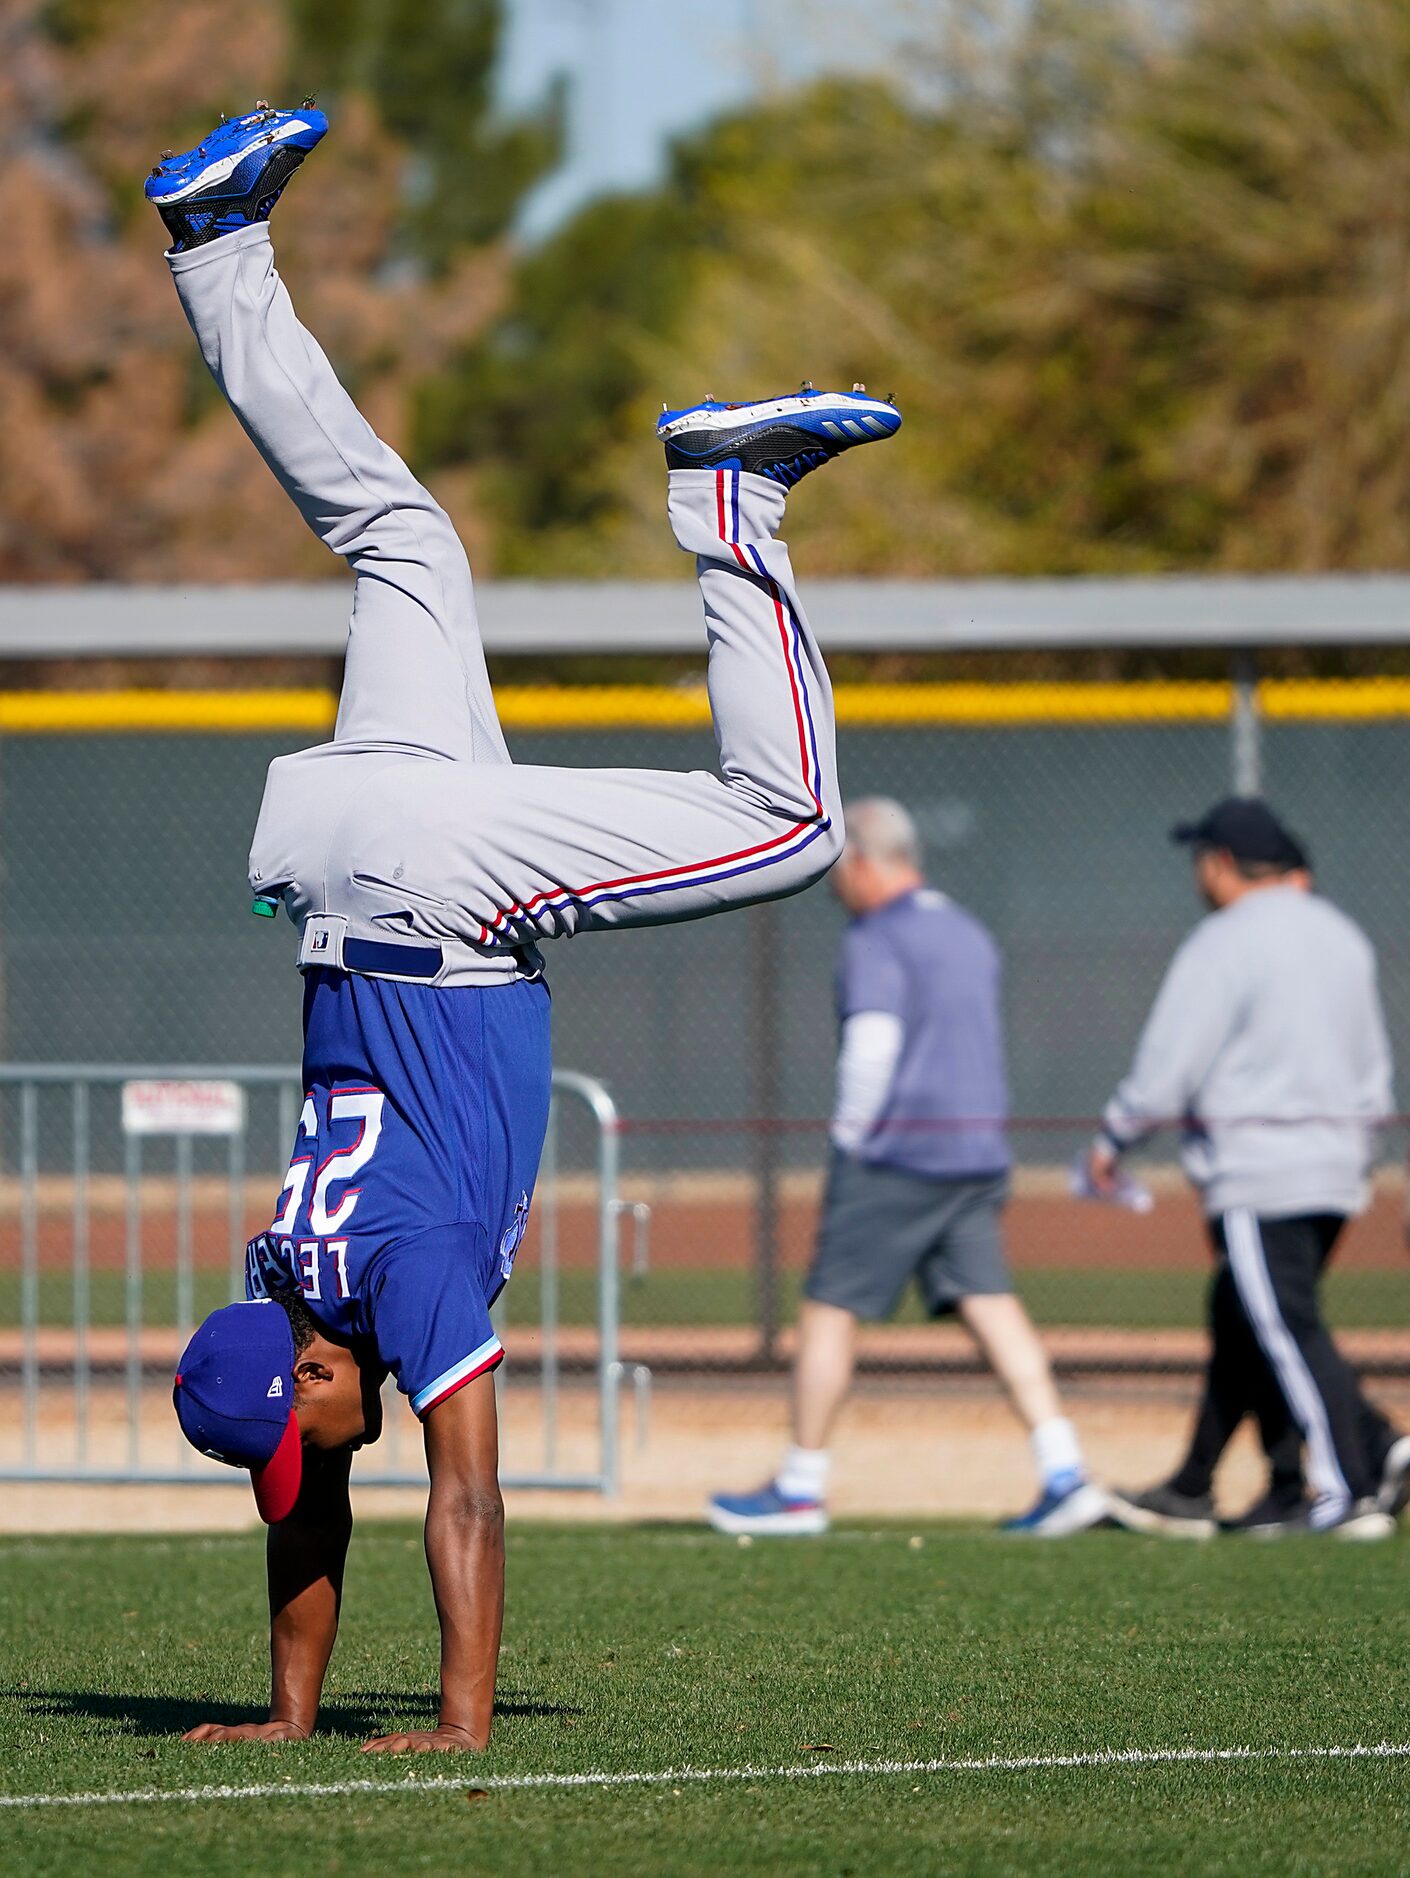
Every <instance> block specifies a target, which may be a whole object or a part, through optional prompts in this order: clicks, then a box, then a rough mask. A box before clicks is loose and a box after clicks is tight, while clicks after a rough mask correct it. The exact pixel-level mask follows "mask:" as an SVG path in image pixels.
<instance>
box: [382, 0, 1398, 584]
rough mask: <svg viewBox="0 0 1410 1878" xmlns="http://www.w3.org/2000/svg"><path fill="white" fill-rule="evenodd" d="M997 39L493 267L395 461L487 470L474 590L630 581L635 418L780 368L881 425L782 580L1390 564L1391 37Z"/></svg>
mask: <svg viewBox="0 0 1410 1878" xmlns="http://www.w3.org/2000/svg"><path fill="white" fill-rule="evenodd" d="M1007 17H1008V18H1009V20H1010V27H1009V28H1008V29H1006V28H1005V27H1004V25H1003V24H1002V21H1001V18H1000V16H999V14H997V13H995V14H993V15H990V14H988V13H986V11H985V10H984V9H983V8H961V9H956V10H955V11H954V12H953V13H952V14H951V15H950V16H949V19H948V23H946V24H944V25H941V24H936V25H935V26H934V28H933V30H932V31H931V33H930V36H929V38H928V40H927V41H926V43H923V44H917V45H916V46H915V47H914V48H913V51H912V55H911V59H910V63H909V81H910V82H909V83H907V84H904V85H899V86H897V87H896V88H894V89H888V88H885V87H882V86H880V85H876V84H856V83H836V82H834V83H829V84H824V85H820V86H818V87H816V88H814V89H813V90H811V91H810V92H808V93H807V94H806V95H803V96H792V97H787V96H785V97H783V98H781V99H779V100H778V101H776V102H773V103H771V104H770V105H768V106H767V107H766V108H761V109H758V110H755V111H752V112H750V113H748V114H747V115H741V116H739V117H737V118H734V119H731V120H730V121H727V122H724V123H720V124H717V125H715V126H713V127H712V128H710V129H708V130H707V131H706V132H705V133H703V134H702V135H700V136H698V137H696V138H694V139H692V140H690V141H688V142H687V143H685V144H683V145H682V146H681V147H680V148H679V149H678V151H677V152H676V154H675V158H674V161H673V164H672V167H671V173H670V176H669V178H668V180H667V181H666V183H665V185H664V186H663V187H662V189H661V190H660V191H659V192H657V193H656V194H655V195H653V196H649V197H645V198H633V199H631V200H627V201H622V202H618V203H610V202H606V203H598V204H597V205H595V206H594V207H593V208H592V209H590V210H589V211H588V212H587V213H586V214H585V215H584V216H583V217H582V218H581V219H580V220H579V221H578V222H576V223H575V224H574V225H572V226H571V227H569V228H567V229H565V230H564V231H562V233H561V234H560V235H559V236H558V237H557V238H556V240H554V241H553V242H551V243H550V244H549V245H548V246H547V247H545V248H544V249H542V250H541V251H539V252H537V253H535V254H533V255H531V256H528V257H526V258H525V259H524V261H523V262H522V263H521V265H520V268H519V271H518V274H517V277H516V281H515V285H514V288H513V291H512V293H511V296H510V301H509V304H508V306H507V307H506V309H505V312H504V314H503V315H502V317H501V319H500V321H499V322H498V323H497V324H496V325H495V326H493V327H492V328H491V329H490V330H489V331H488V332H487V333H486V334H485V335H484V336H483V338H482V339H481V340H480V341H478V342H477V343H476V344H475V345H474V346H473V347H471V348H470V349H468V350H467V352H466V353H465V354H464V355H463V356H462V357H461V358H460V359H459V360H458V361H457V362H456V364H455V366H454V367H453V368H452V369H451V370H450V371H449V372H447V373H445V374H443V375H442V377H441V378H440V380H438V382H437V384H436V385H435V387H434V391H433V393H431V394H428V395H427V396H426V397H425V399H424V401H423V405H422V408H421V414H420V419H419V422H418V426H417V432H416V435H417V438H418V442H419V444H420V445H421V447H422V449H423V450H424V452H425V455H426V457H427V459H428V461H429V462H431V463H433V464H450V463H455V462H457V461H471V462H474V463H475V464H477V465H478V466H479V467H480V468H481V469H483V470H486V471H487V472H488V473H489V479H488V481H487V483H486V485H485V486H486V487H487V488H489V489H491V490H492V491H493V492H494V495H495V499H496V502H497V505H498V529H497V537H496V539H497V562H498V566H499V568H500V569H501V571H512V572H524V571H528V570H530V569H532V570H533V571H536V572H540V573H550V572H572V573H581V572H585V571H588V572H590V571H595V570H601V571H609V570H611V571H616V572H623V571H648V570H649V571H652V572H656V571H660V570H661V569H663V568H664V567H665V566H666V565H668V564H669V560H670V551H669V548H668V546H666V545H664V543H663V535H662V531H661V529H660V525H659V519H658V517H659V490H658V486H657V477H656V464H655V462H654V460H653V458H652V453H651V452H650V450H649V449H647V448H645V447H644V439H645V437H646V435H648V434H649V423H650V419H651V416H652V414H653V412H654V410H655V409H656V408H657V403H658V401H659V400H660V399H662V398H664V399H666V400H668V401H669V402H671V403H673V404H675V403H681V402H685V401H687V400H688V399H690V398H693V397H697V396H699V395H701V394H702V393H703V392H704V391H705V390H706V389H707V388H709V389H713V390H715V391H717V392H720V393H722V394H723V395H727V396H746V395H758V394H759V393H761V392H768V391H775V390H778V389H781V388H786V387H789V386H791V385H793V384H795V383H797V382H798V379H799V378H800V377H801V376H803V375H805V374H806V375H807V376H809V377H811V378H813V379H814V380H816V382H818V383H819V384H822V383H827V382H832V383H842V384H850V383H851V382H852V381H853V379H854V378H856V379H863V380H866V381H868V382H870V383H871V385H872V386H873V388H874V389H876V390H879V391H881V392H883V393H885V392H889V391H893V390H894V391H895V392H896V393H897V395H898V397H899V399H900V402H901V405H902V408H903V410H904V411H905V413H906V418H907V427H906V429H905V430H904V431H903V432H902V436H901V439H900V440H899V441H898V442H897V443H896V444H895V445H894V446H888V447H887V448H886V449H885V450H876V451H866V452H860V453H858V456H857V458H854V459H852V460H851V461H849V463H848V465H847V468H846V471H845V472H843V473H841V474H836V475H835V474H833V473H831V472H830V473H829V474H828V475H826V476H823V477H820V478H818V479H817V483H816V484H815V485H813V484H810V486H809V489H808V492H807V496H806V498H805V499H804V500H803V501H801V502H800V503H799V504H798V505H797V521H796V522H794V521H793V520H792V519H791V520H790V530H791V533H792V535H793V537H794V539H795V540H796V541H797V542H799V543H800V544H801V545H805V547H806V565H807V567H808V569H809V571H811V572H822V571H832V572H840V571H843V570H868V569H869V570H874V571H879V572H889V573H893V574H906V575H914V574H924V573H927V572H934V573H950V574H976V573H987V572H1000V571H1002V572H1011V573H1020V574H1022V573H1062V572H1080V571H1102V572H1121V571H1137V570H1142V571H1144V570H1152V569H1157V570H1158V569H1163V568H1173V567H1183V568H1197V567H1206V568H1209V567H1214V568H1220V567H1222V568H1239V569H1257V568H1293V569H1297V568H1309V569H1310V568H1319V567H1320V568H1324V567H1388V566H1395V565H1401V564H1403V563H1404V560H1405V546H1404V544H1405V540H1406V534H1407V524H1410V446H1407V440H1406V424H1405V421H1404V419H1405V393H1406V389H1407V382H1408V381H1410V347H1407V339H1410V302H1407V297H1406V294H1405V292H1404V287H1403V281H1404V275H1405V268H1406V262H1407V238H1408V237H1410V214H1408V213H1407V201H1410V197H1407V190H1406V183H1407V170H1410V7H1407V6H1406V5H1405V4H1404V0H1241V4H1240V5H1239V6H1237V7H1232V6H1229V5H1227V4H1226V3H1225V0H1191V3H1190V4H1188V5H1186V6H1185V7H1183V8H1182V9H1176V8H1173V7H1172V8H1165V9H1160V10H1157V11H1156V12H1154V13H1153V12H1152V10H1151V9H1150V8H1149V7H1144V6H1137V5H1131V6H1123V5H1118V4H1110V5H1099V6H1098V5H1092V4H1091V3H1090V0H1035V4H1033V5H1032V6H1031V7H1029V8H1027V9H1026V10H1025V11H1024V12H1023V14H1022V15H1021V17H1020V19H1019V22H1018V24H1017V25H1013V24H1012V14H1011V11H1010V13H1009V14H1008V15H1007ZM925 100H940V102H939V103H938V104H935V103H933V102H932V103H929V104H927V103H926V102H924V101H925ZM626 440H629V442H628V441H626ZM815 491H816V493H815Z"/></svg>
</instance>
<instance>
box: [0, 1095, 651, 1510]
mask: <svg viewBox="0 0 1410 1878" xmlns="http://www.w3.org/2000/svg"><path fill="white" fill-rule="evenodd" d="M301 1093H302V1091H301V1083H300V1076H299V1071H298V1069H297V1068H296V1067H286V1066H282V1065H278V1066H265V1065H261V1066H250V1065H245V1064H240V1065H210V1064H200V1065H156V1066H151V1065H139V1064H131V1065H128V1064H123V1065H110V1064H88V1063H55V1064H0V1480H8V1481H61V1482H89V1483H93V1484H125V1483H130V1482H131V1483H135V1482H146V1483H151V1484H160V1483H183V1484H184V1483H188V1482H189V1483H192V1484H215V1485H220V1484H228V1482H229V1481H230V1479H231V1478H232V1476H231V1474H230V1471H229V1470H228V1469H226V1468H223V1467H220V1466H219V1465H216V1464H213V1463H211V1462H209V1461H207V1460H206V1459H205V1458H204V1457H202V1456H201V1455H199V1454H197V1453H195V1451H194V1450H193V1449H191V1448H190V1447H189V1446H188V1444H187V1443H186V1442H185V1441H184V1440H183V1439H182V1438H181V1435H180V1432H179V1430H178V1429H177V1427H176V1422H175V1417H174V1416H173V1414H172V1412H171V1404H170V1387H171V1376H172V1373H173V1371H174V1368H175V1364H176V1360H177V1358H178V1357H179V1355H180V1352H181V1350H182V1349H183V1348H184V1346H185V1343H186V1341H187V1340H188V1338H189V1337H190V1334H191V1331H192V1330H193V1328H194V1326H195V1324H196V1323H197V1322H198V1321H199V1319H200V1317H202V1316H204V1315H205V1313H206V1312H207V1311H209V1310H212V1309H214V1308H216V1306H218V1305H219V1304H221V1303H224V1302H226V1301H228V1300H229V1299H230V1298H232V1297H240V1296H243V1293H244V1275H243V1274H244V1250H245V1244H246V1241H247V1239H248V1238H249V1236H250V1235H251V1234H252V1233H254V1232H257V1231H259V1230H260V1229H261V1227H262V1226H264V1225H266V1224H267V1223H268V1217H269V1213H270V1209H271V1206H272V1203H273V1201H274V1199H275V1197H276V1195H277V1193H278V1189H279V1185H280V1182H281V1180H282V1178H283V1168H284V1166H285V1164H286V1162H287V1159H288V1153H289V1144H290V1142H291V1141H292V1140H293V1135H294V1127H295V1124H296V1121H297V1117H298V1109H299V1102H300V1099H301ZM570 1127H571V1128H572V1131H573V1140H572V1143H571V1144H570V1147H569V1149H568V1151H567V1152H566V1153H565V1142H564V1135H565V1130H566V1129H568V1128H570ZM618 1140H619V1137H618V1118H617V1111H616V1108H615V1105H614V1104H613V1101H612V1098H611V1096H610V1095H609V1094H608V1092H607V1090H606V1089H605V1088H604V1086H603V1085H602V1084H601V1083H600V1082H598V1081H596V1080H595V1079H594V1078H592V1077H590V1076H583V1075H579V1074H577V1073H575V1072H573V1071H570V1070H558V1071H555V1072H554V1076H553V1098H552V1102H551V1105H550V1112H549V1127H548V1135H547V1139H546V1142H545V1148H544V1156H543V1162H542V1167H541V1171H540V1178H539V1183H538V1188H537V1192H536V1196H535V1207H534V1215H533V1218H532V1222H531V1230H530V1234H529V1236H528V1239H527V1240H526V1244H525V1247H524V1249H523V1251H522V1252H521V1254H520V1259H519V1261H518V1271H517V1274H516V1277H517V1282H516V1283H514V1284H511V1285H509V1286H508V1287H507V1288H506V1290H505V1292H504V1293H503V1294H501V1305H500V1306H497V1307H496V1320H497V1322H499V1323H500V1324H501V1328H503V1326H504V1323H505V1321H506V1320H508V1321H511V1322H512V1324H513V1328H512V1329H510V1330H509V1331H508V1332H507V1334H506V1343H507V1348H508V1353H509V1361H508V1362H507V1363H506V1364H505V1365H504V1367H503V1369H502V1370H501V1371H500V1372H498V1375H499V1377H500V1378H501V1379H502V1380H501V1381H500V1398H501V1404H502V1406H503V1408H504V1410H505V1411H506V1412H505V1417H504V1420H505V1433H506V1451H507V1455H508V1461H509V1464H508V1465H507V1466H506V1468H505V1470H504V1472H503V1475H502V1480H503V1484H504V1485H505V1486H508V1487H533V1488H546V1489H558V1490H564V1489H569V1490H578V1491H588V1492H597V1493H602V1494H607V1495H610V1494H612V1493H614V1492H615V1491H616V1487H617V1479H618V1464H619V1452H620V1441H619V1414H618V1394H619V1390H620V1387H621V1384H622V1380H623V1371H622V1367H621V1364H620V1362H619V1360H618V1319H619V1307H620V1294H619V1279H618V1237H619V1231H618V1224H619V1217H620V1215H621V1213H622V1212H623V1211H624V1210H626V1211H630V1210H631V1209H630V1208H624V1206H623V1203H622V1202H621V1201H620V1199H619V1197H618V1175H619V1159H618V1154H619V1149H618ZM569 1163H571V1165H569ZM535 1269H536V1270H537V1275H538V1284H537V1287H536V1289H535V1288H534V1287H533V1285H532V1283H531V1282H526V1281H529V1280H530V1274H531V1272H532V1271H534V1270H535ZM526 1305H527V1309H526V1308H525V1307H526ZM633 1380H634V1382H635V1384H636V1388H637V1392H638V1414H639V1417H640V1416H641V1414H642V1412H643V1405H642V1403H641V1400H640V1396H641V1390H642V1386H643V1379H642V1378H641V1377H634V1378H633ZM570 1409H571V1411H572V1412H571V1415H570V1414H569V1413H568V1411H569V1410H570ZM387 1410H388V1412H387V1415H386V1418H385V1430H384V1435H383V1439H382V1442H381V1443H380V1444H379V1446H378V1447H376V1448H370V1449H369V1450H368V1451H367V1455H366V1457H365V1460H364V1461H362V1462H361V1463H360V1464H359V1466H358V1468H357V1469H356V1470H355V1473H354V1482H355V1484H356V1485H359V1486H378V1487H390V1486H409V1485H419V1484H421V1483H422V1482H424V1480H425V1470H424V1465H422V1464H421V1461H420V1456H419V1443H417V1444H416V1445H417V1450H418V1452H417V1453H416V1455H415V1458H414V1459H413V1458H412V1457H411V1456H409V1455H407V1454H406V1453H405V1452H404V1450H405V1447H406V1442H407V1437H408V1435H409V1434H410V1433H411V1432H412V1430H411V1427H410V1423H411V1420H412V1418H411V1416H410V1411H409V1409H408V1408H407V1407H406V1405H405V1403H404V1401H403V1399H402V1398H400V1397H399V1396H398V1395H397V1394H396V1391H395V1389H394V1387H393V1386H392V1385H391V1384H390V1383H389V1385H388V1403H387ZM569 1423H571V1425H568V1424H569ZM535 1444H536V1445H537V1448H538V1454H539V1461H538V1464H537V1465H534V1466H525V1465H520V1464H519V1460H518V1456H519V1455H520V1454H521V1453H523V1452H525V1450H527V1449H529V1448H530V1447H532V1446H533V1445H535ZM570 1462H571V1464H570ZM368 1463H370V1465H369V1464H368Z"/></svg>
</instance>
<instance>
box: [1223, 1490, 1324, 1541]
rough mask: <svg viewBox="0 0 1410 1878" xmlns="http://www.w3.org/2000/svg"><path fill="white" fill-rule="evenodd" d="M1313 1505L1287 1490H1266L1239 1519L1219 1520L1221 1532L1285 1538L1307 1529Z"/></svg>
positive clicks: (1259, 1537) (1244, 1535) (1246, 1536)
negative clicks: (1279, 1492) (1292, 1498)
mask: <svg viewBox="0 0 1410 1878" xmlns="http://www.w3.org/2000/svg"><path fill="white" fill-rule="evenodd" d="M1308 1511H1309V1507H1308V1503H1307V1501H1306V1500H1304V1499H1296V1500H1290V1499H1289V1498H1288V1497H1287V1496H1286V1494H1277V1493H1265V1494H1264V1495H1263V1497H1262V1499H1259V1500H1255V1501H1254V1503H1253V1505H1252V1506H1251V1507H1249V1509H1248V1511H1247V1512H1245V1513H1240V1515H1239V1517H1238V1518H1237V1519H1225V1520H1221V1521H1220V1522H1219V1526H1220V1531H1221V1532H1231V1533H1237V1534H1239V1535H1240V1536H1241V1537H1242V1538H1245V1539H1281V1538H1284V1537H1285V1536H1286V1535H1287V1534H1288V1533H1290V1532H1307V1531H1308V1530H1309V1526H1308V1519H1307V1515H1308Z"/></svg>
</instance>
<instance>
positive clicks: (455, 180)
mask: <svg viewBox="0 0 1410 1878" xmlns="http://www.w3.org/2000/svg"><path fill="white" fill-rule="evenodd" d="M288 7H289V14H290V19H291V23H292V27H293V40H292V45H291V47H290V52H289V61H288V63H289V73H290V79H291V83H292V85H293V86H294V87H295V88H296V87H297V86H299V85H302V86H304V87H305V88H306V89H307V90H309V91H312V92H314V93H316V94H317V95H318V96H319V97H320V98H321V99H322V100H323V102H324V103H325V104H331V105H333V106H334V107H335V108H336V100H337V97H338V96H339V95H340V94H342V93H344V92H347V91H349V90H352V91H360V92H364V93H365V94H366V95H367V96H368V97H370V98H371V99H372V100H373V101H374V103H375V105H376V107H377V110H378V112H379V113H380V115H381V118H382V121H383V123H384V124H385V125H386V126H387V129H388V130H389V131H390V132H391V133H392V135H393V136H395V137H397V138H399V139H400V141H401V142H402V143H403V144H404V145H405V147H406V149H407V150H408V151H409V152H410V153H411V155H412V158H413V167H412V169H411V171H410V175H409V183H410V189H409V207H408V212H407V218H406V219H407V228H406V234H407V237H408V240H409V244H410V247H411V250H412V252H413V253H414V254H415V255H416V256H417V258H419V259H421V260H423V261H425V262H427V263H428V264H430V265H431V266H433V267H435V268H437V269H441V268H444V267H445V266H446V265H447V263H448V262H449V261H450V260H451V259H452V258H453V257H454V256H455V255H456V254H457V253H458V252H459V251H460V250H461V249H462V248H465V247H467V246H473V245H476V244H478V243H480V242H485V241H492V240H493V239H495V237H496V236H499V235H501V234H503V233H504V230H505V228H506V227H507V225H508V223H509V221H510V218H511V217H512V215H513V213H514V210H515V207H516V206H517V204H518V202H519V199H520V197H521V196H522V195H523V193H524V191H525V190H526V189H527V188H528V186H529V185H530V184H531V183H532V182H533V181H534V180H535V179H536V178H537V177H538V176H539V175H541V174H542V172H543V171H544V170H545V169H546V168H547V166H548V165H549V163H550V162H551V161H552V160H553V157H554V155H555V152H556V149H557V143H558V133H557V126H556V122H555V115H554V113H553V112H552V111H551V110H545V112H544V114H543V116H542V117H541V118H539V119H537V120H520V121H517V122H514V123H508V124H505V123H499V122H497V121H496V119H495V116H494V111H493V98H492V96H491V84H492V79H493V74H494V62H495V58H496V56H497V53H498V50H499V40H500V32H501V27H502V15H503V12H504V7H503V0H288ZM328 94H332V95H331V97H330V96H329V95H328Z"/></svg>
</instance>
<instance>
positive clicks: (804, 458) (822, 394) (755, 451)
mask: <svg viewBox="0 0 1410 1878" xmlns="http://www.w3.org/2000/svg"><path fill="white" fill-rule="evenodd" d="M900 428H901V413H900V412H899V411H898V410H897V409H896V406H895V405H894V404H893V403H892V402H891V400H890V399H886V400H885V401H883V400H882V399H880V398H869V397H867V396H866V386H865V385H854V386H853V387H852V389H851V391H815V390H814V389H813V387H812V386H811V385H806V384H805V385H804V386H803V387H802V389H801V390H800V391H798V392H797V393H796V394H795V395H794V396H792V397H789V398H764V399H761V400H760V401H759V402H758V403H756V404H720V403H718V402H717V401H716V400H715V399H714V398H706V399H704V400H703V402H702V403H700V404H692V405H690V406H688V407H687V408H686V409H684V410H681V411H668V410H663V411H662V413H661V415H660V417H659V418H658V419H657V422H656V435H657V436H658V437H659V438H660V439H661V441H662V443H663V444H665V446H666V467H667V469H737V470H749V471H751V472H752V474H754V475H755V476H768V477H770V478H771V479H772V480H773V481H774V482H776V483H782V484H783V486H784V488H785V489H791V488H792V487H793V485H794V483H796V482H799V481H801V480H802V478H803V477H804V476H806V475H808V474H809V472H810V471H812V470H815V469H820V468H821V467H822V465H823V464H824V463H826V462H829V461H830V460H831V458H833V457H835V456H841V454H842V452H843V451H844V450H850V449H852V448H853V446H854V445H856V444H859V443H875V442H877V441H878V439H880V438H882V437H894V436H895V434H896V432H897V431H898V430H899V429H900Z"/></svg>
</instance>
